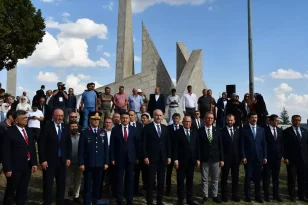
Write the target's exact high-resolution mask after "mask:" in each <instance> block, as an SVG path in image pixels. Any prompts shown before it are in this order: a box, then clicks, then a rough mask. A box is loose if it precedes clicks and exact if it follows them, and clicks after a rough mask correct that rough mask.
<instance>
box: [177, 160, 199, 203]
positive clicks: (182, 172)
mask: <svg viewBox="0 0 308 205" xmlns="http://www.w3.org/2000/svg"><path fill="white" fill-rule="evenodd" d="M179 164H180V165H179V169H178V170H177V192H178V200H179V202H183V201H184V196H185V193H184V180H185V178H186V199H187V201H192V196H193V181H194V171H195V164H194V163H193V161H192V160H190V161H189V162H185V163H184V162H180V163H179Z"/></svg>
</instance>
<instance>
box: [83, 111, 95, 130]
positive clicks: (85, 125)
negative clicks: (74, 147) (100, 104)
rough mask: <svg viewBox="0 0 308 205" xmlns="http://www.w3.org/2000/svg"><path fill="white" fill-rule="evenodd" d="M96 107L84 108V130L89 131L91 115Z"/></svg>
mask: <svg viewBox="0 0 308 205" xmlns="http://www.w3.org/2000/svg"><path fill="white" fill-rule="evenodd" d="M94 111H95V107H85V108H83V128H84V129H87V128H88V125H89V113H90V112H94Z"/></svg>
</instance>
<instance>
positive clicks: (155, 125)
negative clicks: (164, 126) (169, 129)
mask: <svg viewBox="0 0 308 205" xmlns="http://www.w3.org/2000/svg"><path fill="white" fill-rule="evenodd" d="M153 124H154V127H155V129H156V132H157V134H158V130H157V125H158V126H159V128H160V133H161V132H162V131H161V124H157V123H156V122H153Z"/></svg>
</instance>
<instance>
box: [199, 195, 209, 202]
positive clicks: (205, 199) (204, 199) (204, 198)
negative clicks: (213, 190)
mask: <svg viewBox="0 0 308 205" xmlns="http://www.w3.org/2000/svg"><path fill="white" fill-rule="evenodd" d="M208 200H209V198H208V197H206V196H205V197H203V199H202V201H201V203H202V204H204V203H206V202H207V201H208Z"/></svg>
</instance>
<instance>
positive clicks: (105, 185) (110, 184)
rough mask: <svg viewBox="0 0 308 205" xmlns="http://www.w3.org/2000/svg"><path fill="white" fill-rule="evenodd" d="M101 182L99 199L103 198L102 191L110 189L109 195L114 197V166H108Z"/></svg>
mask: <svg viewBox="0 0 308 205" xmlns="http://www.w3.org/2000/svg"><path fill="white" fill-rule="evenodd" d="M102 179H103V181H102V182H101V186H100V195H99V196H100V198H102V197H103V192H104V190H106V191H107V190H108V191H109V188H111V193H112V195H113V196H115V192H116V191H115V185H116V179H115V166H114V165H112V164H110V165H109V167H108V169H107V170H105V171H104V172H103V176H102Z"/></svg>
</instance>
